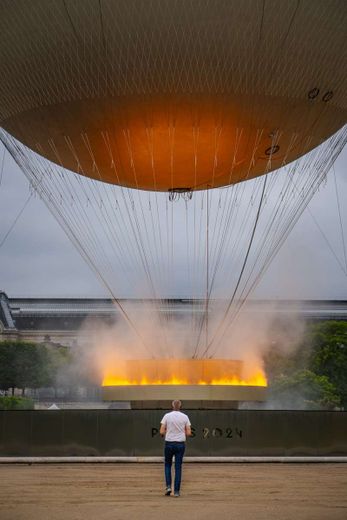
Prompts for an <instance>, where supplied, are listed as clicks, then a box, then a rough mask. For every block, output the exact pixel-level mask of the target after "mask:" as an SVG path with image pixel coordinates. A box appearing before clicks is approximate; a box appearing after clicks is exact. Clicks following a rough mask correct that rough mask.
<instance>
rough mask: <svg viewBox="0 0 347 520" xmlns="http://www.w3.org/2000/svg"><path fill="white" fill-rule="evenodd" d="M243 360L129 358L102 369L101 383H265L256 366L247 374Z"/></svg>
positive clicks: (238, 384) (247, 384) (116, 384)
mask: <svg viewBox="0 0 347 520" xmlns="http://www.w3.org/2000/svg"><path fill="white" fill-rule="evenodd" d="M242 368H243V364H242V362H241V361H234V360H224V359H223V360H222V359H219V360H216V359H206V360H193V359H191V360H176V359H174V360H169V359H167V360H166V359H158V360H131V361H121V362H118V363H117V367H114V368H113V367H112V368H111V369H108V370H106V371H105V374H104V378H103V381H102V386H133V385H225V386H229V385H234V386H267V380H266V377H265V374H264V372H263V371H262V370H261V369H260V368H259V367H257V368H256V369H255V370H254V371H252V373H251V375H250V376H249V377H247V378H244V377H242V376H241V373H242Z"/></svg>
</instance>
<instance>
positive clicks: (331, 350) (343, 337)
mask: <svg viewBox="0 0 347 520" xmlns="http://www.w3.org/2000/svg"><path fill="white" fill-rule="evenodd" d="M310 341H311V342H312V345H313V351H312V356H311V367H312V370H313V371H314V372H316V373H317V374H319V375H322V376H326V377H328V378H329V381H331V382H332V383H333V384H334V386H335V388H336V390H337V393H338V395H339V396H340V399H341V405H342V406H343V407H344V408H347V323H346V322H344V321H329V322H325V323H320V324H318V325H316V326H314V327H313V328H312V330H311V338H310Z"/></svg>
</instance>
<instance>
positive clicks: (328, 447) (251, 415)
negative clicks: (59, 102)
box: [0, 410, 347, 456]
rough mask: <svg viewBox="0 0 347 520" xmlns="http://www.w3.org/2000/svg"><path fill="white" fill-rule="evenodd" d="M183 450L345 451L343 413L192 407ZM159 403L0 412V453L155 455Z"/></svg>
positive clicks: (159, 451)
mask: <svg viewBox="0 0 347 520" xmlns="http://www.w3.org/2000/svg"><path fill="white" fill-rule="evenodd" d="M187 413H188V415H189V417H190V419H191V422H192V426H193V433H194V436H193V438H191V439H189V441H188V443H187V451H186V454H187V455H190V456H233V455H234V456H237V455H239V456H243V455H244V456H247V455H248V456H252V455H253V456H266V455H273V456H275V455H279V456H285V455H308V456H310V455H322V456H329V455H345V456H346V455H347V412H319V411H307V412H306V411H257V410H232V411H229V410H191V411H187ZM162 416H163V411H161V410H51V411H39V410H37V411H1V412H0V456H16V455H18V456H56V455H57V456H59V455H65V456H97V455H104V456H134V455H135V456H150V455H161V454H162V450H163V440H162V439H161V437H160V435H159V424H160V420H161V418H162Z"/></svg>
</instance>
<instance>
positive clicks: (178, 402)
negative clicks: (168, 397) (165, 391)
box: [172, 399, 182, 410]
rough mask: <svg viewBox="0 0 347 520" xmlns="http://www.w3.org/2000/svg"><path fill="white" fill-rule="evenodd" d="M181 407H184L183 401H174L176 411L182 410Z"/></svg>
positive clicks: (173, 405) (173, 406)
mask: <svg viewBox="0 0 347 520" xmlns="http://www.w3.org/2000/svg"><path fill="white" fill-rule="evenodd" d="M181 406H182V403H181V401H180V400H179V399H174V400H173V401H172V408H173V409H174V410H179V409H180V408H181Z"/></svg>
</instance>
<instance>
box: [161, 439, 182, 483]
mask: <svg viewBox="0 0 347 520" xmlns="http://www.w3.org/2000/svg"><path fill="white" fill-rule="evenodd" d="M185 449H186V445H185V443H184V442H168V441H167V442H165V451H164V455H165V480H166V487H170V488H171V466H172V458H173V456H174V455H175V486H174V493H179V492H180V487H181V477H182V462H183V455H184V451H185Z"/></svg>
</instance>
